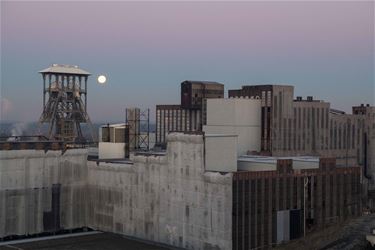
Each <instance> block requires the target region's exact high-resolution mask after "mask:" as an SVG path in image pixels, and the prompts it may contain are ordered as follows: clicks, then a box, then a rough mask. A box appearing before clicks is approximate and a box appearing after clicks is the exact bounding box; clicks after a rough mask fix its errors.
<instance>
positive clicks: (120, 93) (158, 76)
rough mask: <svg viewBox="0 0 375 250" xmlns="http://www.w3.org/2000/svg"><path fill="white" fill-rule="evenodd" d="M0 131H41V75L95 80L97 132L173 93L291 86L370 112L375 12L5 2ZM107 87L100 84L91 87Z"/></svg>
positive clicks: (319, 5) (307, 5) (171, 98)
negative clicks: (65, 72)
mask: <svg viewBox="0 0 375 250" xmlns="http://www.w3.org/2000/svg"><path fill="white" fill-rule="evenodd" d="M0 6H1V86H0V96H1V113H0V118H1V121H24V122H26V121H37V120H38V119H39V116H40V114H41V111H42V79H41V76H40V74H38V71H40V70H42V69H44V68H47V67H49V66H50V65H51V64H53V63H58V64H72V65H78V66H79V67H81V68H82V69H84V70H87V71H89V72H90V73H91V74H92V75H91V77H90V79H89V84H88V112H89V115H90V117H91V120H92V121H94V122H110V121H121V120H123V119H124V118H123V117H124V110H125V108H126V107H135V106H137V107H141V108H142V109H143V108H150V110H151V114H152V117H151V120H154V119H155V118H154V113H155V105H156V104H179V96H180V94H179V93H180V92H179V91H180V83H181V82H182V81H184V80H210V81H217V82H221V83H224V84H225V91H227V90H228V89H236V88H240V87H241V86H242V85H248V84H289V85H294V86H295V96H297V95H298V96H304V97H306V96H308V95H312V96H314V98H316V99H322V100H325V101H329V102H331V107H332V108H336V109H342V110H344V111H347V112H350V111H351V106H353V105H358V104H361V103H365V104H366V103H369V104H371V105H374V99H375V89H374V57H375V54H374V53H375V52H374V22H375V20H374V2H373V1H368V2H365V1H361V2H354V1H353V2H337V1H334V2H307V1H301V2H294V1H292V2H286V1H278V2H235V3H231V2H104V1H103V2H100V1H96V2H90V1H86V2H58V1H56V2H10V1H1V3H0ZM99 74H104V75H106V76H107V84H106V85H104V86H103V85H99V84H98V83H97V82H96V77H97V76H98V75H99Z"/></svg>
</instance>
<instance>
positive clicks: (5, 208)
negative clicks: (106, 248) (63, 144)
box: [0, 149, 87, 238]
mask: <svg viewBox="0 0 375 250" xmlns="http://www.w3.org/2000/svg"><path fill="white" fill-rule="evenodd" d="M86 184H87V151H86V150H85V149H75V150H67V151H66V152H65V153H64V154H62V152H61V151H47V152H45V151H43V150H9V151H0V238H3V237H5V236H10V235H30V234H37V233H41V232H47V231H56V230H59V229H73V228H79V227H84V226H86V224H87V222H86V219H87V212H86V204H87V203H86V195H87V192H86Z"/></svg>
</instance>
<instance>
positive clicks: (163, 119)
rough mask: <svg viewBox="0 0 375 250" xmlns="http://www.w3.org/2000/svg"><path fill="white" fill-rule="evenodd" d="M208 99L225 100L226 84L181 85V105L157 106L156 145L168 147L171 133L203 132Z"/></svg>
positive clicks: (194, 83) (195, 83) (187, 82)
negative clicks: (167, 142)
mask: <svg viewBox="0 0 375 250" xmlns="http://www.w3.org/2000/svg"><path fill="white" fill-rule="evenodd" d="M208 98H224V84H221V83H218V82H208V81H184V82H182V83H181V104H180V105H156V137H155V140H156V145H159V146H165V145H166V135H167V134H168V133H169V132H171V131H180V132H185V131H186V132H190V131H202V126H203V125H204V124H205V121H206V102H205V100H206V99H208Z"/></svg>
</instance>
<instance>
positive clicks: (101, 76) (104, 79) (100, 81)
mask: <svg viewBox="0 0 375 250" xmlns="http://www.w3.org/2000/svg"><path fill="white" fill-rule="evenodd" d="M106 81H107V78H106V77H105V76H104V75H100V76H98V83H100V84H104V83H105V82H106Z"/></svg>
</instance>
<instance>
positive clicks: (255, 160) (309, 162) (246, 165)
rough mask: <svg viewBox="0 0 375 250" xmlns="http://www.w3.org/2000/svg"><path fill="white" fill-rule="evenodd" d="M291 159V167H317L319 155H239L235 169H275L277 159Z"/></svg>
mask: <svg viewBox="0 0 375 250" xmlns="http://www.w3.org/2000/svg"><path fill="white" fill-rule="evenodd" d="M287 159H288V160H289V159H290V160H292V162H293V163H292V164H293V166H292V167H293V169H317V168H319V157H316V156H290V157H273V156H259V155H241V156H239V157H238V159H237V169H238V170H240V171H275V170H276V169H277V160H287Z"/></svg>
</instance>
